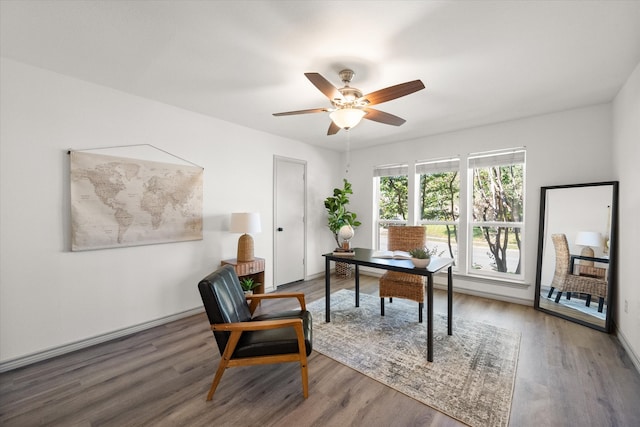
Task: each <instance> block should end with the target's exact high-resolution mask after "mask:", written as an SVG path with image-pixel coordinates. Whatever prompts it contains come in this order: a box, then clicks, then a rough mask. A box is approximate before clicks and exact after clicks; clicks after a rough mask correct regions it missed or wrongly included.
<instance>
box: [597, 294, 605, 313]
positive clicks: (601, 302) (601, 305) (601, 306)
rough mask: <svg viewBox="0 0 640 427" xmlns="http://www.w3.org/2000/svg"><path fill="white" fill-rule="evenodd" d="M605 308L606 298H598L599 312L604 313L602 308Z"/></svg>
mask: <svg viewBox="0 0 640 427" xmlns="http://www.w3.org/2000/svg"><path fill="white" fill-rule="evenodd" d="M603 308H604V298H602V297H600V299H599V300H598V313H602V309H603Z"/></svg>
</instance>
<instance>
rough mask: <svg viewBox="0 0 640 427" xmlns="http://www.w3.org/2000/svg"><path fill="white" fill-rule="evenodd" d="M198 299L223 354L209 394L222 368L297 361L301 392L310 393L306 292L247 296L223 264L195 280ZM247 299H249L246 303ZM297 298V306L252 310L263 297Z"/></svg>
mask: <svg viewBox="0 0 640 427" xmlns="http://www.w3.org/2000/svg"><path fill="white" fill-rule="evenodd" d="M198 289H199V290H200V295H201V296H202V302H203V303H204V308H205V310H206V312H207V316H208V318H209V323H211V329H212V330H213V335H214V336H215V339H216V342H217V344H218V348H219V350H220V354H221V356H222V358H221V360H220V364H219V365H218V370H217V372H216V375H215V378H214V380H213V384H211V389H210V390H209V394H208V395H207V400H211V399H212V398H213V394H214V393H215V391H216V387H217V386H218V384H219V383H220V379H221V378H222V374H223V373H224V371H225V369H226V368H230V367H233V366H247V365H264V364H268V363H283V362H299V363H300V368H301V371H302V393H303V395H304V397H305V398H306V397H307V396H308V394H309V391H308V390H309V386H308V374H307V356H308V355H309V354H311V313H309V312H308V311H307V310H306V308H305V300H304V294H302V293H286V294H278V293H273V294H254V295H252V296H251V297H245V296H244V293H243V291H242V288H241V286H240V281H239V280H238V276H237V275H236V272H235V270H234V269H233V267H232V266H230V265H225V266H223V267H221V268H219V269H218V270H217V271H215V272H213V273H211V274H210V275H209V276H207V277H205V278H204V279H202V280H201V281H200V283H199V284H198ZM247 298H249V299H251V304H248V303H247ZM273 298H297V299H298V301H299V304H300V309H299V310H290V311H285V312H280V313H269V314H262V315H258V316H254V315H253V313H254V310H255V309H256V308H257V306H258V304H259V303H260V301H261V300H264V299H273Z"/></svg>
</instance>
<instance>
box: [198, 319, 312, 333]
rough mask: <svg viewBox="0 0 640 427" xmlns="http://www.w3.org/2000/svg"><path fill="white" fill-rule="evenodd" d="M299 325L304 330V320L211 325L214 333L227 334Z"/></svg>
mask: <svg viewBox="0 0 640 427" xmlns="http://www.w3.org/2000/svg"><path fill="white" fill-rule="evenodd" d="M296 325H299V326H300V328H302V319H275V320H256V321H252V322H236V323H216V324H215V325H211V330H212V331H226V332H234V331H238V332H243V331H260V330H264V329H278V328H287V327H291V326H293V327H294V328H295V327H296Z"/></svg>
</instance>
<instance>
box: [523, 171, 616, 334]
mask: <svg viewBox="0 0 640 427" xmlns="http://www.w3.org/2000/svg"><path fill="white" fill-rule="evenodd" d="M617 202H618V182H617V181H611V182H597V183H590V184H575V185H557V186H552V187H542V189H541V199H540V235H539V237H538V270H537V273H536V296H535V307H536V308H537V309H539V310H541V311H544V312H546V313H549V314H553V315H555V316H559V317H562V318H565V319H567V320H571V321H574V322H576V323H580V324H583V325H585V326H589V327H591V328H594V329H598V330H601V331H604V332H610V331H611V321H612V320H611V319H612V309H611V302H612V290H613V286H614V283H615V271H616V268H615V260H616V257H615V248H616V230H617V227H616V218H617V204H618V203H617Z"/></svg>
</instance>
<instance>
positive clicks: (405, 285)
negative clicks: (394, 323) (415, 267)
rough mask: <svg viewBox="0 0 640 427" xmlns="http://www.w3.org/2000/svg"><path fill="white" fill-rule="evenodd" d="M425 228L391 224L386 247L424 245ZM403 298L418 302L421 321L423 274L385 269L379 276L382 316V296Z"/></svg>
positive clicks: (412, 247)
mask: <svg viewBox="0 0 640 427" xmlns="http://www.w3.org/2000/svg"><path fill="white" fill-rule="evenodd" d="M426 242H427V235H426V230H425V228H424V227H423V226H391V227H389V228H388V244H387V249H388V250H390V251H410V250H411V249H415V248H423V247H425V245H426ZM393 297H397V298H405V299H410V300H413V301H416V302H417V303H418V318H419V320H420V322H422V307H423V305H424V276H418V275H415V274H407V273H399V272H397V271H387V272H386V273H384V274H383V275H382V277H381V278H380V313H381V314H382V315H383V316H384V298H389V299H390V300H391V299H392V298H393Z"/></svg>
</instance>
